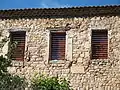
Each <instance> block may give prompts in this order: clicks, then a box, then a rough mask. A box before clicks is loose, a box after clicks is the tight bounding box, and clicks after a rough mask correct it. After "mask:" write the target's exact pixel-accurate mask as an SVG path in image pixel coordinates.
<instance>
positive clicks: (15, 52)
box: [11, 31, 26, 61]
mask: <svg viewBox="0 0 120 90" xmlns="http://www.w3.org/2000/svg"><path fill="white" fill-rule="evenodd" d="M25 35H26V32H25V31H16V32H11V45H12V46H13V47H12V48H13V49H12V51H11V53H12V55H11V58H12V60H17V61H23V60H24V49H25ZM14 46H15V47H14Z"/></svg>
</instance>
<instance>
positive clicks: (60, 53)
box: [50, 32, 66, 60]
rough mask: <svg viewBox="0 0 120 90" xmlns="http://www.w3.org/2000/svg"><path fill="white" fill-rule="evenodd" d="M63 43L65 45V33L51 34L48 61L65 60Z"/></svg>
mask: <svg viewBox="0 0 120 90" xmlns="http://www.w3.org/2000/svg"><path fill="white" fill-rule="evenodd" d="M65 43H66V33H65V32H52V33H51V48H50V60H63V59H65Z"/></svg>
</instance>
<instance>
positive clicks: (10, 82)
mask: <svg viewBox="0 0 120 90" xmlns="http://www.w3.org/2000/svg"><path fill="white" fill-rule="evenodd" d="M10 64H11V62H10V60H9V59H6V58H4V57H3V56H0V90H24V89H25V87H26V85H27V83H26V82H25V79H24V78H21V77H19V76H17V75H11V74H9V73H8V72H7V67H8V66H10Z"/></svg>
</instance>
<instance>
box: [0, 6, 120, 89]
mask: <svg viewBox="0 0 120 90" xmlns="http://www.w3.org/2000/svg"><path fill="white" fill-rule="evenodd" d="M93 30H98V31H99V30H100V31H102V30H106V31H107V37H108V39H107V41H108V43H107V44H108V45H107V46H108V49H107V50H108V51H107V54H108V55H107V57H106V58H103V59H102V58H99V59H98V58H96V59H92V58H91V55H92V31H93ZM17 31H25V32H26V35H25V51H24V60H23V61H17V60H13V61H12V63H13V64H12V66H11V67H9V68H8V70H9V72H10V73H13V74H18V75H23V76H25V77H26V78H27V79H30V78H31V77H32V76H33V75H34V74H35V73H36V72H37V73H42V74H47V75H49V76H57V75H58V76H59V77H64V78H66V79H67V80H69V81H70V85H71V86H72V87H73V88H74V90H120V44H119V43H120V6H96V7H73V8H52V9H51V8H48V9H22V10H21V9H20V10H19V9H16V10H0V32H1V37H0V40H1V41H0V43H1V46H0V47H1V48H0V49H1V50H0V51H1V54H3V55H4V54H6V53H7V52H8V42H9V40H8V41H6V42H5V43H4V45H2V41H3V39H4V38H9V36H10V32H17ZM52 31H55V32H57V31H64V32H66V40H65V42H66V44H65V59H64V60H49V56H50V55H49V54H50V43H51V42H50V41H51V40H50V39H51V38H50V34H51V32H52Z"/></svg>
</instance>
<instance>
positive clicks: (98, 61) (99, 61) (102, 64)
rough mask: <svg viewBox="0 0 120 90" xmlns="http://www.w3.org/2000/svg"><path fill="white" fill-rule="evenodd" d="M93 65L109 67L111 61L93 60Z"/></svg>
mask: <svg viewBox="0 0 120 90" xmlns="http://www.w3.org/2000/svg"><path fill="white" fill-rule="evenodd" d="M91 63H92V65H100V66H104V65H108V64H109V63H110V61H109V59H92V60H91Z"/></svg>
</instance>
